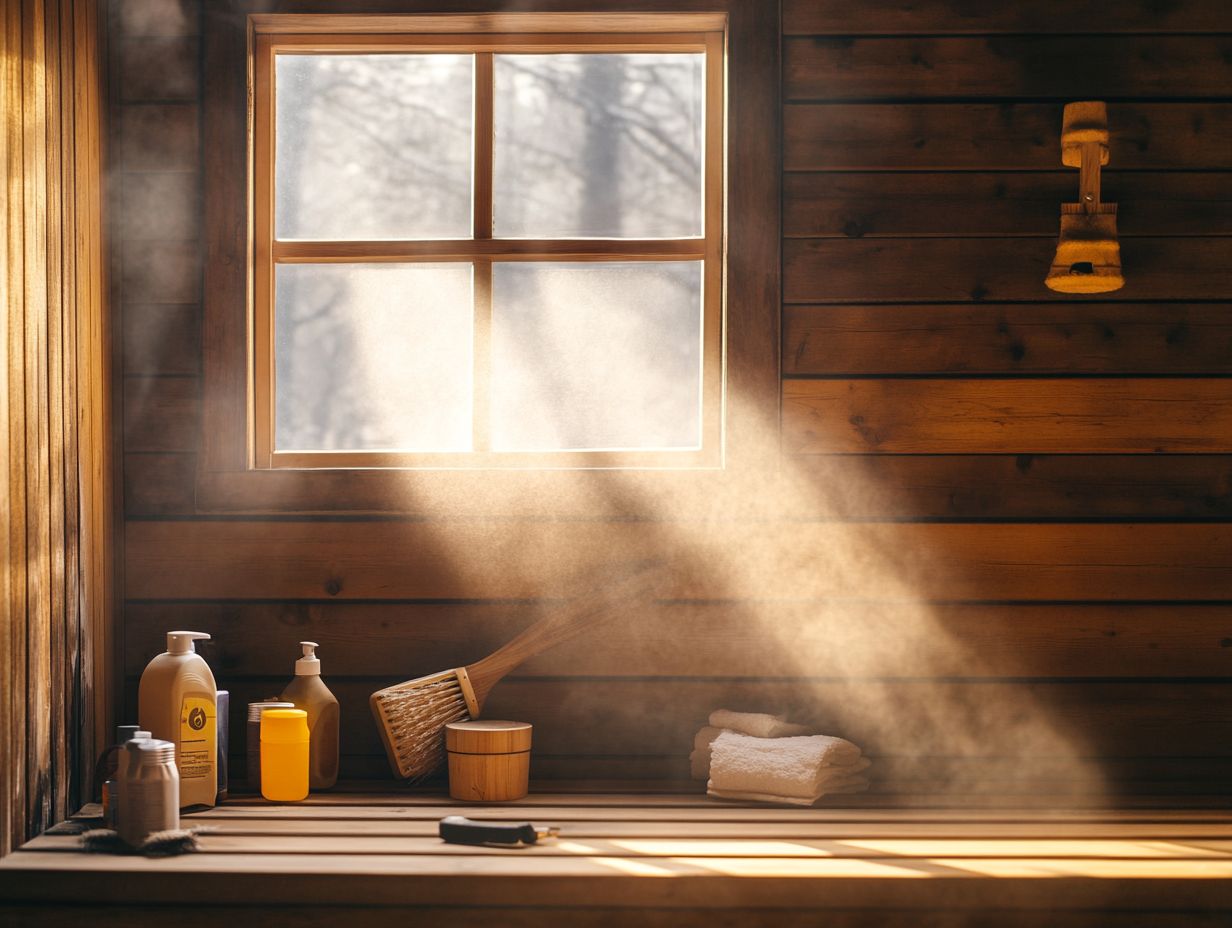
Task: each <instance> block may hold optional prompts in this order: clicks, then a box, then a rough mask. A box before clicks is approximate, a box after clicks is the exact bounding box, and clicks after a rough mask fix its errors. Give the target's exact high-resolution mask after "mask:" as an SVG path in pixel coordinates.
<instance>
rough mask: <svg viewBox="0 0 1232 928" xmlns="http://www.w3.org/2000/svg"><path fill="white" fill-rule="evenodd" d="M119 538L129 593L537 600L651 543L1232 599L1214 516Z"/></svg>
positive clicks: (886, 577) (147, 530)
mask: <svg viewBox="0 0 1232 928" xmlns="http://www.w3.org/2000/svg"><path fill="white" fill-rule="evenodd" d="M792 383H794V382H792ZM125 546H126V548H125V554H126V577H127V589H128V598H129V599H474V598H479V599H520V598H528V597H530V598H535V597H539V596H544V595H549V594H548V593H547V591H549V590H553V589H555V590H560V589H564V588H566V586H565V585H566V584H567V583H568V582H570V581H572V582H575V583H576V582H577V580H578V579H579V578H581V577H582V576H584V575H585V573H588V572H590V571H593V570H595V569H596V568H598V567H600V565H603V566H604V567H606V565H610V564H613V563H619V562H620V561H621V560H624V559H626V558H628V559H633V558H637V559H642V558H645V557H647V556H653V555H656V554H663V553H666V554H667V556H669V557H670V563H671V565H672V578H673V582H672V584H671V586H670V587H669V590H668V596H669V597H670V598H673V599H676V598H684V599H697V598H703V599H714V598H718V599H728V598H742V597H745V596H753V597H756V598H766V599H815V598H816V599H820V598H828V597H857V598H864V597H867V595H868V591H869V589H871V588H876V589H877V590H878V591H879V597H880V598H884V599H903V600H909V601H919V600H981V601H983V600H1018V599H1022V600H1031V601H1035V600H1109V601H1118V602H1127V601H1128V602H1132V601H1142V600H1174V599H1177V598H1178V597H1182V598H1184V599H1188V600H1193V601H1199V600H1228V599H1232V525H1228V524H1220V523H1214V524H1201V523H1199V524H1189V525H1178V524H1071V523H1059V524H1058V523H1039V524H1030V523H1029V524H995V523H994V524H929V523H924V524H915V523H905V524H886V523H868V524H859V523H799V522H781V523H779V522H772V523H769V524H766V523H705V524H701V525H689V524H681V525H673V524H670V523H635V522H628V523H610V524H608V523H544V522H516V521H510V522H506V523H491V524H485V523H473V522H393V521H386V522H351V521H338V522H317V523H312V522H297V521H296V522H293V521H275V522H236V521H206V522H173V521H166V522H131V521H130V522H129V523H128V525H127V527H126V537H125Z"/></svg>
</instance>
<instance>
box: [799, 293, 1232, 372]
mask: <svg viewBox="0 0 1232 928" xmlns="http://www.w3.org/2000/svg"><path fill="white" fill-rule="evenodd" d="M783 317H784V318H783V322H784V327H783V372H784V374H786V375H800V374H824V375H827V376H835V375H845V374H856V375H868V374H948V375H953V376H959V375H961V374H1005V373H1033V374H1218V375H1227V374H1232V318H1229V314H1228V311H1227V307H1226V306H1224V305H1220V304H1200V303H1199V304H1188V305H1186V304H1175V303H1165V304H1157V305H1151V304H1137V303H1120V304H1106V303H1100V304H1096V305H1094V306H1087V305H1083V304H1080V303H1079V304H1075V303H1064V304H1061V303H1058V304H1047V303H1025V304H1014V305H1004V306H977V305H971V304H961V303H960V304H950V305H928V306H788V307H786V308H785V309H784V312H783Z"/></svg>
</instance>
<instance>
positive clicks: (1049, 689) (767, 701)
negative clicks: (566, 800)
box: [126, 668, 1232, 792]
mask: <svg viewBox="0 0 1232 928" xmlns="http://www.w3.org/2000/svg"><path fill="white" fill-rule="evenodd" d="M438 669H441V670H443V669H445V668H438ZM289 679H290V674H288V675H286V677H282V676H278V677H268V678H251V677H237V678H232V679H228V680H227V688H228V689H229V691H230V693H231V700H232V704H233V705H234V706H237V707H238V706H240V705H246V704H247V703H249V702H252V701H256V700H258V699H264V698H269V697H270V696H272V695H275V694H277V693H278V692H280V691H281V690H282V688H283V687H284V686H285V685H286V682H287V680H289ZM401 679H406V677H403V676H398V677H392V678H391V677H372V678H367V679H354V678H352V679H347V680H335V681H333V682H331V683H330V688H331V690H332V691H333V693H334V694H335V695H336V696H337V697H338V701H339V709H340V716H341V725H340V748H341V752H342V753H343V754H346V755H361V754H367V755H378V756H381V755H383V753H384V749H383V748H382V746H381V741H380V737H379V735H378V733H377V730H376V724H375V722H373V720H372V714H371V712H370V710H369V707H368V696H369V695H370V694H371V693H373V692H375V691H376V690H377V689H379V688H381V687H384V686H388V685H392V684H394V683H396V682H398V681H399V680H401ZM136 683H137V681H136V679H130V680H129V681H128V684H127V687H126V689H127V691H128V693H129V694H130V699H131V696H132V695H135V693H136ZM1229 696H1232V685H1229V684H1226V683H1151V682H1143V681H1130V682H1095V681H1090V682H1074V683H1065V682H991V681H990V682H980V683H970V682H952V681H944V680H930V679H923V678H922V679H918V680H881V681H874V680H860V681H843V682H834V681H826V680H814V679H805V678H799V677H791V676H787V675H785V676H780V677H776V678H775V679H772V680H722V681H715V680H645V679H610V678H575V679H569V680H553V681H543V680H536V679H533V678H522V677H511V678H508V679H506V680H504V681H502V682H501V683H500V684H498V685H497V686H496V688H495V689H494V690H493V691H492V695H491V697H490V699H489V702H488V703H487V704H486V705H485V709H484V712H485V715H487V716H488V717H490V718H501V719H517V720H518V721H524V722H530V723H531V724H532V725H533V726H534V729H535V730H534V739H535V744H534V754H535V755H537V756H550V755H578V754H589V755H593V756H594V757H595V758H596V760H597V761H599V762H598V763H596V765H595V766H596V767H598V768H601V767H602V759H603V758H605V757H615V758H620V757H637V756H643V755H676V756H687V755H688V753H689V751H690V750H691V748H692V742H693V736H694V734H695V733H696V731H697V730H698V729H699V728H701V727H702V726H703V725H705V724H706V720H707V717H708V716H709V714H710V712H711V711H712V710H714V709H716V708H720V707H727V708H732V709H737V710H743V711H771V712H785V713H787V715H788V717H790V718H793V719H800V720H801V721H803V722H805V723H806V724H810V725H814V726H816V727H817V728H818V729H819V730H821V731H823V732H826V733H829V734H834V735H839V736H841V737H844V738H847V739H849V740H851V741H854V742H855V743H856V744H858V745H859V746H860V747H861V748H863V749H864V750H865V751H866V752H867V753H869V754H870V755H883V754H891V755H905V756H912V755H917V754H925V755H927V756H932V757H940V758H964V757H967V758H976V757H989V758H1009V757H1027V758H1032V757H1048V758H1052V759H1055V761H1056V763H1057V765H1058V767H1060V768H1064V767H1065V766H1066V761H1067V760H1068V761H1069V764H1068V767H1069V771H1070V774H1071V776H1072V777H1073V778H1074V779H1077V778H1078V777H1079V776H1080V775H1081V774H1082V773H1084V772H1088V771H1089V772H1090V773H1092V774H1094V773H1095V772H1096V770H1097V769H1098V761H1092V762H1090V764H1089V765H1088V763H1086V762H1084V761H1083V760H1082V758H1088V757H1099V756H1101V755H1102V756H1109V757H1120V758H1133V757H1161V758H1165V757H1182V756H1189V757H1212V758H1226V757H1229V756H1230V755H1232V722H1230V721H1229V719H1228V715H1227V712H1226V711H1225V709H1224V707H1225V705H1226V702H1227V699H1228V698H1229ZM233 718H234V719H238V716H237V715H234V714H233ZM242 730H243V728H242V726H241V727H239V728H237V727H236V724H234V723H233V724H232V732H236V733H238V732H240V731H242ZM924 745H928V747H927V748H924V747H923V746H924ZM870 772H873V773H874V775H875V771H870ZM600 776H602V775H601V774H600ZM1090 785H1091V786H1092V787H1093V788H1094V787H1096V786H1097V785H1098V784H1097V782H1094V781H1093V782H1092V783H1091V784H1090ZM934 786H936V787H937V788H936V789H934V790H929V791H930V792H939V791H943V790H942V788H941V787H942V784H936V783H935V784H934ZM948 786H949V788H950V789H952V790H955V791H959V792H961V791H963V787H964V786H965V784H955V783H951V784H948Z"/></svg>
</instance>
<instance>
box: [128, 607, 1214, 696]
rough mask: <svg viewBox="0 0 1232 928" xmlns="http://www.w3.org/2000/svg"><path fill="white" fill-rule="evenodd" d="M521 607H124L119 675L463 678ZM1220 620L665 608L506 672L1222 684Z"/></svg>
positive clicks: (520, 622) (1053, 610)
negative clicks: (192, 657) (456, 671)
mask: <svg viewBox="0 0 1232 928" xmlns="http://www.w3.org/2000/svg"><path fill="white" fill-rule="evenodd" d="M543 609H544V607H543V606H542V605H540V604H536V603H526V602H468V603H457V602H441V603H430V604H423V603H379V602H355V603H349V602H343V603H335V602H302V601H301V602H294V601H292V602H279V603H263V602H226V603H223V602H208V603H185V602H174V603H172V602H130V603H128V604H127V606H126V608H125V612H124V627H125V631H126V635H125V642H124V644H125V659H124V666H125V672H126V673H127V674H129V675H130V676H137V675H139V674H140V673H141V671H142V670H143V669H144V668H145V666H146V664H147V663H149V661H150V660H151V659H152V658H154V657H155V656H156V655H158V654H160V653H162V651H163V650H164V649H165V645H166V637H165V635H166V631H167V629H169V628H171V627H173V626H174V627H180V626H183V627H185V628H195V629H201V630H203V631H208V632H210V633H211V635H212V636H213V638H212V639H211V640H210V642H208V643H201V644H199V645H198V646H197V647H198V650H199V651H200V652H201V654H202V655H203V656H204V657H205V658H206V660H207V661H208V662H209V664H210V666H211V668H213V670H214V672H215V674H216V675H217V676H218V677H219V678H220V679H222V678H227V679H229V678H233V677H246V676H268V677H277V676H278V675H279V674H280V673H283V674H289V673H290V672H291V671H290V669H289V668H290V667H291V661H292V659H293V658H294V657H295V651H296V648H295V642H296V641H298V640H299V639H311V640H313V641H317V642H319V643H320V647H319V649H318V652H319V653H320V655H321V659H322V660H323V661H324V664H323V667H324V672H325V675H326V677H327V678H347V677H356V676H384V677H397V676H398V675H399V674H406V675H408V676H413V675H416V674H421V673H422V674H428V673H432V672H434V671H437V670H441V669H443V668H446V667H456V666H461V665H464V664H466V663H468V662H470V661H473V660H475V659H476V658H478V657H480V656H482V655H484V654H488V653H491V652H492V651H495V650H496V649H497V648H498V647H500V646H501V645H502V644H504V643H505V642H506V641H509V640H510V639H512V638H513V637H514V636H515V635H516V634H517V633H518V632H520V631H522V630H523V629H524V628H526V627H527V626H528V625H529V624H530V623H531V622H533V621H534V620H535V619H536V618H538V617H539V616H540V615H541V614H542V612H543ZM1230 640H1232V616H1230V615H1229V613H1228V610H1227V608H1226V607H1224V606H1204V605H1192V604H1190V605H1185V604H1181V605H1173V606H1160V605H1142V604H1132V603H1128V604H1116V605H1108V604H1104V603H1087V604H1056V603H1034V604H1028V605H1005V604H974V603H939V604H929V605H919V606H906V607H905V606H904V605H903V604H902V603H895V602H875V601H864V602H841V601H830V602H825V601H822V602H815V603H790V602H764V603H755V604H750V603H730V602H721V603H672V604H656V605H653V606H650V607H647V608H644V609H638V610H635V611H630V612H629V613H628V614H627V615H625V616H620V617H618V618H617V619H616V620H614V621H612V622H610V623H608V624H606V625H604V626H602V627H600V628H597V629H595V630H593V631H592V632H590V633H588V634H587V635H585V636H584V637H582V638H580V639H579V640H577V641H575V642H572V643H569V644H565V645H562V646H560V647H558V648H555V649H553V650H551V651H548V652H547V653H545V654H543V655H541V656H539V657H536V658H534V659H532V660H530V661H529V662H527V663H526V664H524V665H522V666H521V667H519V668H518V671H517V675H518V676H519V677H551V678H558V677H576V676H586V677H595V676H613V675H616V676H639V677H665V676H666V677H773V676H775V675H778V674H782V673H785V672H799V668H801V667H808V668H811V669H812V671H813V672H815V673H817V674H819V675H822V676H828V677H837V678H853V679H854V678H860V677H919V676H921V675H923V674H924V673H925V672H927V673H928V674H930V675H933V676H938V677H964V678H977V677H979V678H986V677H1037V678H1043V677H1048V676H1061V677H1126V676H1142V677H1173V678H1178V677H1221V676H1232V646H1229V644H1228V642H1229V641H1230Z"/></svg>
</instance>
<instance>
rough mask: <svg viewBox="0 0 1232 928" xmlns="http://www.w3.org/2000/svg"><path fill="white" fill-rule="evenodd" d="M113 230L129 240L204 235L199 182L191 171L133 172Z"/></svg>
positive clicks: (122, 179)
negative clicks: (202, 231)
mask: <svg viewBox="0 0 1232 928" xmlns="http://www.w3.org/2000/svg"><path fill="white" fill-rule="evenodd" d="M120 183H121V185H122V191H123V192H122V194H121V196H122V199H121V202H120V209H119V215H118V216H117V217H115V219H116V221H115V222H113V226H112V227H113V229H114V230H115V234H118V235H119V236H120V237H121V238H122V239H124V240H125V241H129V242H139V241H161V240H171V239H174V240H196V239H198V238H200V237H201V192H200V181H199V178H198V177H197V175H196V174H195V173H192V172H188V171H166V172H160V171H130V172H127V173H125V174H123V175H121V177H120Z"/></svg>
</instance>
